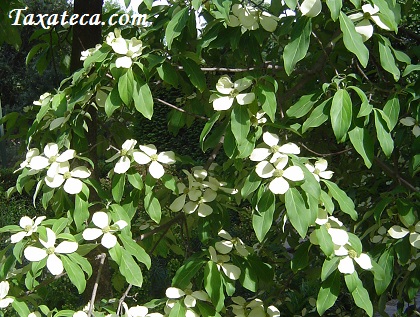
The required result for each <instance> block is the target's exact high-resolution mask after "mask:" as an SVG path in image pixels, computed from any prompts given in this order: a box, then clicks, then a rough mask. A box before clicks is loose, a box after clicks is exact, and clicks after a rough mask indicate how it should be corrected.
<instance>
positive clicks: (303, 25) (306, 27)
mask: <svg viewBox="0 0 420 317" xmlns="http://www.w3.org/2000/svg"><path fill="white" fill-rule="evenodd" d="M311 31H312V22H311V19H309V18H306V17H300V18H299V19H297V23H296V25H295V26H294V27H293V29H292V33H291V39H290V42H289V43H288V44H287V45H286V47H285V48H284V52H283V60H284V68H285V71H286V74H287V75H290V74H291V73H292V72H293V70H294V68H295V66H296V64H297V62H299V61H300V60H302V59H303V58H304V57H305V56H306V53H307V51H308V48H309V42H310V39H311Z"/></svg>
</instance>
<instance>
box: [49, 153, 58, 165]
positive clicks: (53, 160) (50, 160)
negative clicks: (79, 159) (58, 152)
mask: <svg viewBox="0 0 420 317" xmlns="http://www.w3.org/2000/svg"><path fill="white" fill-rule="evenodd" d="M56 159H57V156H55V155H53V156H51V157H50V158H49V159H48V163H50V164H51V163H54V162H55V160H56Z"/></svg>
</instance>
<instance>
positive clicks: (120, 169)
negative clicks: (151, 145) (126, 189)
mask: <svg viewBox="0 0 420 317" xmlns="http://www.w3.org/2000/svg"><path fill="white" fill-rule="evenodd" d="M136 144H137V141H136V140H133V139H129V140H126V141H125V142H124V143H123V144H122V146H121V150H120V151H119V152H118V153H116V154H114V155H113V156H112V157H111V158H109V159H107V160H106V161H105V162H107V163H109V162H112V161H114V160H116V159H117V158H120V159H119V160H118V162H117V163H116V164H115V166H114V172H115V173H117V174H124V173H125V172H127V171H128V169H129V168H130V165H131V156H132V155H133V152H134V151H135V150H134V147H135V146H136Z"/></svg>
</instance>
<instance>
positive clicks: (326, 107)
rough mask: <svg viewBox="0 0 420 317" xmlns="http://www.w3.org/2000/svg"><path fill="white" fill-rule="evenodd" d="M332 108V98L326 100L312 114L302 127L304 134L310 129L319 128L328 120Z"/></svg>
mask: <svg viewBox="0 0 420 317" xmlns="http://www.w3.org/2000/svg"><path fill="white" fill-rule="evenodd" d="M330 107H331V98H328V99H327V100H324V101H323V102H321V103H320V104H319V105H318V106H316V107H315V109H314V110H313V111H312V112H311V114H310V116H309V117H308V119H306V121H305V122H304V123H303V125H302V132H303V133H305V132H306V131H308V129H310V128H316V127H319V126H320V125H321V124H323V123H324V122H325V121H327V120H328V118H329V116H328V114H329V113H330Z"/></svg>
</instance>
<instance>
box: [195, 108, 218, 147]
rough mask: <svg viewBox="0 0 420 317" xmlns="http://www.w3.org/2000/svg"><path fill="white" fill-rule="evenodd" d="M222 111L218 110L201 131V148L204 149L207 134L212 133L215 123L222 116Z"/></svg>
mask: <svg viewBox="0 0 420 317" xmlns="http://www.w3.org/2000/svg"><path fill="white" fill-rule="evenodd" d="M220 113H221V112H220V111H218V112H216V113H215V114H214V115H213V116H212V117H211V118H210V120H209V121H207V122H206V124H205V125H204V128H203V130H202V131H201V134H200V146H201V149H202V150H203V151H204V141H205V140H206V138H207V135H208V134H209V133H210V131H211V129H212V128H213V126H214V124H215V123H216V122H217V120H219V117H220Z"/></svg>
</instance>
